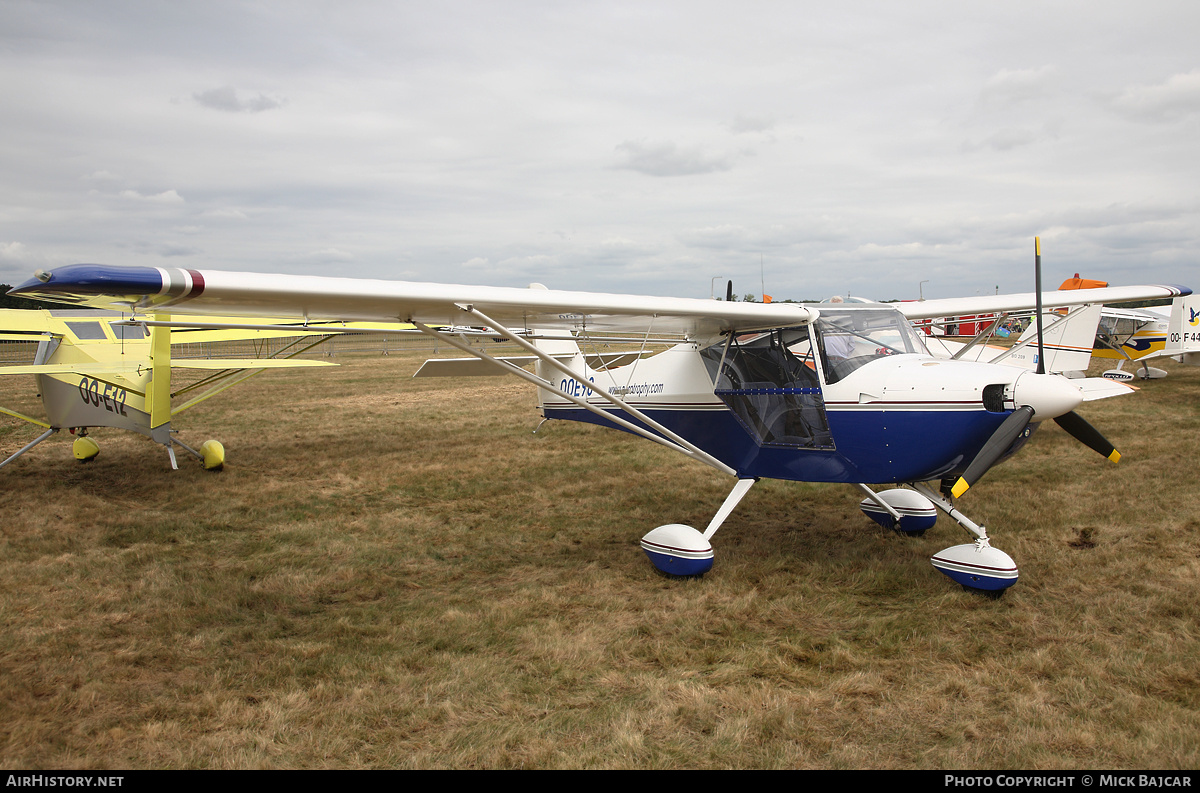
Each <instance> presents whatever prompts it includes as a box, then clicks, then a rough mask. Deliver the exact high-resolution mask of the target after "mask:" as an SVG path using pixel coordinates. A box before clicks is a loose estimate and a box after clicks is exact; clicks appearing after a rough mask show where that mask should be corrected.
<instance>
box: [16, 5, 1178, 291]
mask: <svg viewBox="0 0 1200 793" xmlns="http://www.w3.org/2000/svg"><path fill="white" fill-rule="evenodd" d="M0 102H2V105H0V107H2V108H3V116H2V121H0V179H2V188H3V189H2V190H0V281H6V282H9V283H17V282H20V281H23V280H25V279H26V278H28V277H29V275H30V274H32V272H33V271H34V270H35V269H37V268H39V267H41V268H53V267H54V266H56V265H60V264H66V263H73V262H103V263H109V264H145V265H158V266H166V267H187V268H211V269H226V270H250V271H264V272H281V273H308V274H331V275H347V276H361V277H381V278H397V279H406V280H430V281H443V282H451V283H479V284H494V285H504V286H524V285H526V284H528V283H529V282H530V281H541V282H543V283H545V284H546V285H548V286H550V287H552V288H570V289H588V290H595V291H613V292H636V293H642V294H665V295H674V296H684V297H707V296H708V295H709V293H710V290H711V289H712V283H713V278H714V277H720V278H721V279H724V278H732V279H733V280H734V286H735V290H736V291H737V293H738V294H744V293H746V292H758V291H760V266H761V269H762V271H763V273H764V275H765V283H766V291H767V293H769V294H772V295H774V296H775V297H777V298H794V299H800V298H822V297H827V296H829V295H831V294H835V293H840V294H847V293H853V294H855V295H861V296H864V297H869V298H881V299H886V298H914V297H917V296H918V291H919V290H920V289H922V288H923V291H924V295H925V296H926V297H951V296H956V295H973V294H979V293H991V292H993V291H995V289H996V288H997V287H999V288H1000V291H1002V292H1011V291H1029V290H1031V289H1032V279H1033V274H1032V270H1033V237H1034V235H1041V237H1042V247H1043V251H1042V252H1043V262H1044V266H1045V272H1046V276H1045V278H1046V281H1047V285H1048V287H1050V288H1053V287H1054V286H1057V284H1058V282H1059V281H1060V280H1061V279H1062V278H1064V277H1067V276H1069V275H1071V274H1073V273H1074V272H1075V271H1079V272H1081V273H1083V274H1084V275H1085V276H1090V277H1094V278H1101V279H1104V280H1108V281H1111V282H1113V283H1114V284H1127V283H1145V282H1152V283H1153V282H1167V283H1182V284H1185V285H1188V286H1191V287H1192V288H1195V289H1198V290H1200V264H1198V252H1200V3H1196V2H1194V0H1189V1H1188V2H1146V1H1145V0H1143V1H1142V2H1136V3H1134V2H1116V3H1105V2H1099V1H1098V0H1092V2H1079V3H1065V2H1064V3H1054V2H1034V3H1023V2H1004V3H987V4H983V3H963V2H952V3H949V2H947V3H943V2H926V1H925V0H909V2H905V3H896V2H880V3H862V2H839V3H830V2H796V1H793V2H748V1H747V0H738V2H713V3H706V2H697V1H696V0H690V1H689V2H677V3H674V2H657V3H656V2H650V1H648V0H640V1H639V2H623V0H604V2H517V1H515V0H509V1H504V0H490V1H487V2H432V1H430V2H389V3H384V2H346V1H345V0H343V1H342V2H329V3H323V2H298V1H296V0H289V1H288V2H272V1H271V0H262V1H260V2H219V1H214V0H205V1H204V2H186V1H184V2H165V1H164V2H118V1H116V0H105V2H93V1H92V0H81V1H80V2H62V1H60V2H47V1H46V0H37V1H36V2H24V1H23V0H3V2H0ZM925 280H928V283H926V284H924V285H923V287H922V286H921V285H920V284H921V282H922V281H925ZM1051 282H1052V283H1051ZM723 283H724V281H723V280H720V281H718V284H719V286H718V292H720V291H723V289H724V287H723Z"/></svg>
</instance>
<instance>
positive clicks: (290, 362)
mask: <svg viewBox="0 0 1200 793" xmlns="http://www.w3.org/2000/svg"><path fill="white" fill-rule="evenodd" d="M302 366H337V364H336V363H333V362H332V361H310V360H308V359H307V358H193V359H186V360H180V359H178V358H172V359H171V368H173V369H294V368H297V367H302ZM89 368H90V367H89Z"/></svg>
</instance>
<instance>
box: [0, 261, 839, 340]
mask: <svg viewBox="0 0 1200 793" xmlns="http://www.w3.org/2000/svg"><path fill="white" fill-rule="evenodd" d="M11 293H12V294H18V295H22V296H25V297H32V298H37V299H41V300H50V301H56V302H64V303H74V304H82V305H90V306H97V307H105V308H117V309H123V310H125V311H130V310H136V311H139V312H143V313H154V312H159V311H161V312H163V313H176V312H178V313H184V314H205V315H208V314H219V315H227V316H228V315H234V316H256V317H262V316H270V317H298V318H304V319H308V320H350V321H365V322H392V323H394V322H411V321H414V320H415V321H418V322H423V323H425V324H428V325H459V324H475V323H476V322H477V320H476V319H473V318H472V317H471V315H469V314H466V313H465V312H464V311H463V310H462V309H461V308H460V306H472V307H474V308H475V309H476V310H478V311H480V312H482V313H484V314H486V315H487V316H488V317H490V318H493V319H495V320H496V321H497V322H498V323H502V324H504V325H506V326H507V327H510V328H522V327H525V328H535V327H536V328H549V329H569V330H583V329H587V330H594V331H622V332H630V331H642V332H644V331H646V330H647V329H650V330H652V331H653V332H657V333H680V334H685V335H688V336H691V337H712V336H716V335H718V334H720V333H723V332H726V331H739V332H740V331H754V330H766V329H769V328H777V327H787V326H795V325H803V324H805V323H808V322H810V321H812V320H813V319H815V318H816V316H817V311H816V309H813V308H808V307H805V306H801V305H798V304H794V303H772V304H762V303H736V302H723V301H715V300H703V299H694V298H677V297H644V296H640V295H621V294H604V293H596V292H568V291H560V290H551V289H539V288H534V289H517V288H512V287H491V286H463V285H456V284H431V283H417V282H406V281H380V280H368V279H355V278H330V277H322V276H301V275H264V274H261V273H231V272H221V271H216V270H176V269H166V268H157V267H140V266H139V267H122V266H112V265H98V264H76V265H68V266H64V267H57V268H55V269H54V270H53V271H52V272H49V273H46V272H39V274H38V276H37V277H35V278H34V279H31V280H30V281H27V282H26V283H24V284H21V285H20V286H18V287H16V288H15V289H13V290H12V292H11Z"/></svg>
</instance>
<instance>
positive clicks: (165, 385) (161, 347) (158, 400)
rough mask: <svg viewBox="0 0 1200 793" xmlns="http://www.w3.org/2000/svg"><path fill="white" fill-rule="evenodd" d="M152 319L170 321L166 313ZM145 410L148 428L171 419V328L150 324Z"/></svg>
mask: <svg viewBox="0 0 1200 793" xmlns="http://www.w3.org/2000/svg"><path fill="white" fill-rule="evenodd" d="M154 319H156V320H158V321H160V322H170V321H171V317H170V315H168V314H156V315H155V317H154ZM146 410H147V412H148V413H149V414H150V429H151V430H153V429H155V428H157V427H160V426H162V425H163V424H166V423H167V422H169V421H170V420H171V329H170V328H169V327H162V326H159V325H151V326H150V382H149V383H147V385H146Z"/></svg>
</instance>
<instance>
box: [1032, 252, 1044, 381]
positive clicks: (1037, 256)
mask: <svg viewBox="0 0 1200 793" xmlns="http://www.w3.org/2000/svg"><path fill="white" fill-rule="evenodd" d="M1033 289H1034V295H1035V297H1034V302H1035V303H1036V304H1037V305H1036V308H1035V309H1034V310H1035V311H1037V314H1036V317H1037V343H1038V357H1037V373H1038V374H1045V373H1046V350H1045V348H1044V347H1043V346H1042V241H1041V239H1040V238H1038V237H1034V238H1033Z"/></svg>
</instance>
